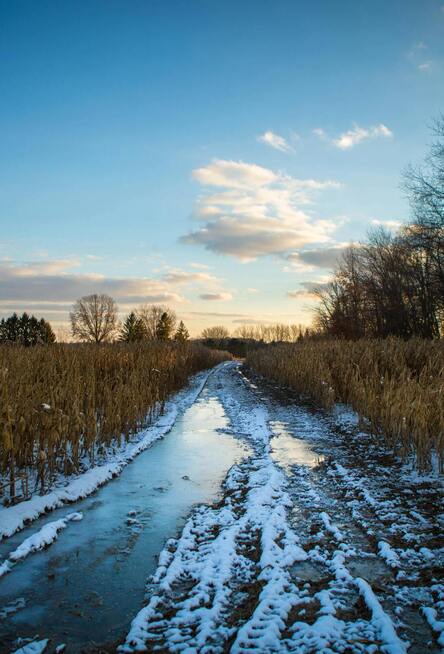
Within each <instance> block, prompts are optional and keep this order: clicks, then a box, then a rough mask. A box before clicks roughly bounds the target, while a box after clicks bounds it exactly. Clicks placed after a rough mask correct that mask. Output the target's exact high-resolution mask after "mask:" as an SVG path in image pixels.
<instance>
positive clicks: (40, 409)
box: [0, 342, 229, 500]
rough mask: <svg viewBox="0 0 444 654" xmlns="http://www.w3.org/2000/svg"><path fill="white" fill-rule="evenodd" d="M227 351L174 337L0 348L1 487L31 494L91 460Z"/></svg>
mask: <svg viewBox="0 0 444 654" xmlns="http://www.w3.org/2000/svg"><path fill="white" fill-rule="evenodd" d="M228 357H229V355H227V354H226V353H222V352H216V351H210V350H208V349H206V348H204V347H202V346H197V345H193V344H188V343H180V344H179V343H171V342H170V343H166V342H163V343H159V342H141V343H133V344H123V343H122V344H109V345H53V346H51V347H35V348H25V347H15V346H3V347H0V407H1V408H0V437H1V441H0V445H1V447H0V472H1V475H2V482H3V483H2V487H1V492H2V493H3V492H4V491H5V490H6V491H7V493H9V496H10V497H11V499H12V500H14V498H16V497H18V496H22V497H28V496H29V495H30V494H31V493H32V492H33V491H34V490H35V489H36V488H37V487H39V488H40V490H41V491H43V490H45V489H46V488H47V487H48V486H49V485H50V484H51V482H52V481H53V480H54V478H55V477H56V476H57V474H59V473H60V472H63V473H65V474H71V473H73V472H78V471H79V470H81V469H82V466H83V465H85V464H86V465H94V463H95V459H96V458H97V456H98V455H100V454H101V452H102V451H103V449H104V448H105V447H108V446H113V445H120V444H121V443H122V442H123V441H124V440H125V439H126V440H128V439H129V437H130V436H131V434H134V433H135V432H137V431H138V430H140V429H141V428H143V427H144V426H145V425H147V424H148V423H149V422H150V421H151V420H152V419H153V417H155V416H156V415H157V414H158V413H159V412H160V411H161V410H162V408H163V404H164V401H165V399H166V397H167V396H168V394H169V393H171V392H173V391H176V390H177V389H179V388H181V387H182V386H184V385H185V384H186V382H187V380H188V377H189V375H190V374H193V373H195V372H197V371H199V370H202V369H204V368H209V367H211V366H213V365H215V364H216V363H219V362H220V361H222V360H223V359H226V358H228ZM31 479H34V480H35V481H34V487H33V488H31V487H30V486H31V484H30V480H31Z"/></svg>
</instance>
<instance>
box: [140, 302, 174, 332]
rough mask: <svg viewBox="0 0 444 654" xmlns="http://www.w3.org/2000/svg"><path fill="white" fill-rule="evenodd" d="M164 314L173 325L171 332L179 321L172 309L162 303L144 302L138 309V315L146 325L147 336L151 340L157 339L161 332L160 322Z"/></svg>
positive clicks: (171, 325)
mask: <svg viewBox="0 0 444 654" xmlns="http://www.w3.org/2000/svg"><path fill="white" fill-rule="evenodd" d="M163 314H166V315H167V318H168V324H169V325H170V327H171V332H173V331H174V328H175V326H176V323H177V316H176V314H175V312H174V311H173V310H172V309H169V308H168V307H166V306H163V305H161V304H143V305H142V306H141V307H139V309H138V310H137V316H138V317H139V318H140V319H141V320H142V322H143V325H144V327H145V332H146V338H147V339H148V340H150V341H155V340H156V339H157V337H158V334H159V323H160V321H161V319H162V316H163Z"/></svg>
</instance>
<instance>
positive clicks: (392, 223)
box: [372, 218, 402, 229]
mask: <svg viewBox="0 0 444 654" xmlns="http://www.w3.org/2000/svg"><path fill="white" fill-rule="evenodd" d="M372 225H380V226H381V227H387V228H388V229H399V228H400V227H401V225H402V222H400V221H399V220H379V219H378V218H374V219H373V220H372Z"/></svg>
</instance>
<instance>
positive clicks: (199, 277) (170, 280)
mask: <svg viewBox="0 0 444 654" xmlns="http://www.w3.org/2000/svg"><path fill="white" fill-rule="evenodd" d="M162 280H163V281H164V282H166V283H167V284H181V285H183V284H190V283H196V282H198V283H203V284H207V283H210V284H213V283H217V281H218V280H217V278H216V277H214V276H213V275H209V274H208V273H203V272H187V271H185V270H176V269H173V270H170V271H168V272H167V273H164V275H163V276H162Z"/></svg>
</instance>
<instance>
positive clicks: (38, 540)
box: [0, 512, 83, 577]
mask: <svg viewBox="0 0 444 654" xmlns="http://www.w3.org/2000/svg"><path fill="white" fill-rule="evenodd" d="M82 518H83V515H82V513H78V512H75V513H68V515H66V516H65V517H64V518H61V519H60V520H54V521H53V522H48V524H46V525H45V526H44V527H42V528H41V529H39V531H37V532H36V533H35V534H32V536H29V538H26V539H25V540H24V541H23V543H21V544H20V545H19V546H18V547H17V548H16V549H15V550H13V551H12V552H10V554H9V556H8V558H7V560H6V561H3V563H1V564H0V577H2V576H3V575H4V574H6V573H7V572H9V571H10V570H11V569H12V567H13V566H14V564H16V563H17V562H18V561H21V560H22V559H25V558H26V557H27V556H28V555H29V554H32V553H33V552H38V551H39V550H43V549H46V548H47V547H49V546H50V545H52V543H54V541H56V540H57V538H58V535H59V531H62V529H66V527H67V526H68V522H71V521H74V522H78V521H79V520H82Z"/></svg>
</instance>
